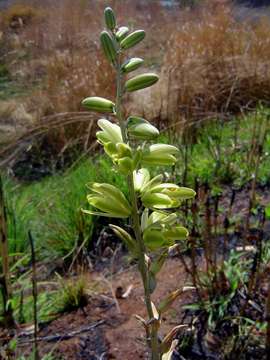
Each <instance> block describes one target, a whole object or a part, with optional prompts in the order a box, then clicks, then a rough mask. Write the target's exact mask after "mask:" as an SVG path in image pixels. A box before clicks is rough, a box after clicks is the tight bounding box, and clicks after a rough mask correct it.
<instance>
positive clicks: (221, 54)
mask: <svg viewBox="0 0 270 360" xmlns="http://www.w3.org/2000/svg"><path fill="white" fill-rule="evenodd" d="M28 3H30V2H29V1H28ZM33 4H35V2H34V0H33ZM203 4H204V5H203V6H201V7H199V8H198V9H197V10H196V9H195V10H194V9H193V10H192V11H190V12H189V11H185V10H179V11H171V12H168V11H165V10H164V9H163V8H161V7H160V6H159V5H158V3H157V1H149V2H147V3H146V2H144V3H143V2H140V1H132V0H125V1H124V0H122V1H119V0H117V1H116V0H111V1H101V0H92V1H91V3H89V1H86V0H76V1H74V0H62V1H58V2H55V1H52V0H46V1H44V4H43V5H44V6H42V9H40V8H37V7H36V6H34V5H33V10H32V11H30V10H29V5H28V8H27V11H26V9H25V12H26V13H27V12H29V13H31V14H42V16H39V20H38V21H36V20H35V21H34V20H33V21H28V22H26V23H25V24H24V25H23V26H21V27H20V28H17V29H16V30H14V29H11V28H10V27H9V26H7V23H6V22H5V21H3V19H8V18H10V15H8V14H11V10H10V9H9V10H8V11H7V12H4V13H2V16H0V17H1V18H2V28H1V29H2V31H3V34H4V35H3V38H4V40H2V42H3V41H4V46H3V47H2V49H4V52H5V54H4V59H5V62H6V64H7V66H8V68H9V71H10V74H11V76H13V79H16V81H18V79H19V80H20V81H21V82H22V83H24V84H25V87H26V89H28V90H29V89H31V91H30V94H29V92H28V93H27V94H26V95H25V97H26V98H27V104H28V105H27V107H26V110H27V111H29V112H30V113H31V114H33V117H34V118H36V121H37V122H39V121H41V120H42V118H43V117H46V116H50V115H54V114H57V113H63V112H65V113H68V112H76V111H78V110H81V107H80V102H81V99H83V98H84V97H86V96H91V95H102V96H105V97H108V98H112V97H113V96H114V90H115V89H114V76H113V70H112V68H111V66H110V64H109V63H108V62H107V61H106V59H105V58H104V56H103V54H102V52H101V50H100V46H99V42H98V37H99V32H100V29H101V28H102V27H103V24H102V13H103V9H104V6H106V5H111V6H112V7H113V8H114V9H115V10H116V13H117V15H118V19H119V24H120V25H121V24H123V23H128V25H129V26H130V28H131V29H134V28H138V26H139V27H141V28H145V29H146V31H147V37H146V40H145V42H144V43H143V45H142V46H140V47H137V48H136V49H134V51H133V50H132V51H131V54H132V55H134V54H136V56H143V57H144V58H145V59H146V61H147V63H146V65H147V66H148V65H149V64H150V65H153V67H154V68H155V69H154V70H156V71H158V72H160V73H161V81H160V82H159V85H156V86H155V87H153V90H151V92H147V91H146V92H141V93H138V95H137V94H136V96H135V101H134V102H133V101H132V102H133V104H135V105H134V107H135V109H136V112H137V113H138V112H140V111H141V112H142V114H143V115H145V116H148V114H149V120H160V119H161V120H162V122H163V126H164V127H170V126H174V124H178V123H179V122H180V124H181V125H180V126H181V128H182V127H183V120H184V121H185V122H188V123H189V124H190V123H193V121H196V123H197V124H198V123H199V122H198V121H197V120H198V119H199V120H201V119H204V118H208V117H214V116H216V115H217V114H223V115H224V114H226V115H230V114H232V113H233V114H234V113H237V112H239V111H240V110H242V109H244V108H250V107H253V106H255V105H256V103H257V102H258V101H264V102H266V103H267V102H268V101H269V99H270V63H269V58H270V37H269V34H270V22H269V20H268V19H262V20H261V21H260V22H259V23H256V24H248V23H246V22H245V23H244V22H242V23H241V22H237V21H236V20H235V19H234V17H233V14H232V13H231V8H230V6H229V5H226V4H223V1H217V2H215V1H214V0H210V1H207V0H204V1H203ZM11 9H12V8H11ZM15 10H16V8H15ZM12 11H13V14H14V8H13V10H12ZM17 14H19V11H18V12H17ZM36 16H37V15H33V19H36V18H37V17H36ZM5 24H6V25H5ZM147 107H148V109H147ZM150 108H151V109H150ZM149 109H150V111H149ZM61 118H62V117H61ZM160 125H162V124H160ZM87 129H88V130H89V129H90V130H91V134H90V135H89V131H87ZM94 130H95V127H94V126H93V127H92V126H88V124H87V123H86V122H85V121H83V122H80V123H78V124H77V125H74V123H72V125H71V124H70V123H69V125H66V126H63V127H62V126H61V122H59V130H56V129H55V128H54V130H53V131H51V132H50V137H51V138H52V141H54V142H55V141H56V142H57V141H58V140H59V141H58V143H59V147H62V146H66V145H67V144H69V143H72V141H71V140H72V139H73V138H74V137H77V138H79V139H81V141H82V143H83V144H86V143H89V144H91V139H92V138H93V135H94ZM52 134H53V135H52ZM57 139H58V140H57Z"/></svg>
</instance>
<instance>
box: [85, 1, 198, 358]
mask: <svg viewBox="0 0 270 360" xmlns="http://www.w3.org/2000/svg"><path fill="white" fill-rule="evenodd" d="M104 18H105V25H106V29H105V30H104V31H102V32H101V35H100V42H101V47H102V49H103V51H104V54H105V56H106V58H107V59H108V61H109V62H110V63H111V65H112V66H113V67H114V69H115V71H116V74H117V81H116V82H117V96H116V101H115V102H113V101H111V100H107V99H104V98H101V97H88V98H86V99H84V100H83V101H82V105H83V106H84V107H85V108H86V109H87V110H92V111H96V112H100V113H104V114H109V115H111V118H110V119H105V118H102V119H99V120H98V127H99V130H98V131H97V133H96V137H97V140H98V142H99V143H100V144H101V145H102V146H103V148H104V151H105V153H106V154H107V155H108V156H109V157H110V158H111V160H112V162H113V164H114V166H115V167H116V170H117V171H118V172H120V173H122V174H124V175H126V177H127V182H128V189H129V194H128V199H127V198H126V197H125V195H124V194H123V193H122V192H121V191H120V190H119V189H118V188H117V187H115V186H113V185H110V184H99V183H93V184H90V185H89V188H90V194H89V195H88V197H87V199H88V202H89V204H90V206H91V210H83V211H84V212H85V213H87V214H90V215H97V216H107V217H111V218H129V219H130V220H131V225H132V227H133V232H132V235H131V234H129V232H127V231H126V230H125V229H123V228H121V227H119V226H116V225H111V229H112V230H113V231H114V233H115V234H116V235H117V236H118V237H119V238H120V239H121V240H122V241H123V242H124V244H125V245H126V247H127V248H128V249H129V251H130V253H131V254H132V255H133V257H134V258H136V259H138V262H139V270H140V272H141V275H142V279H143V283H144V289H145V302H146V306H147V310H148V315H149V322H147V321H145V320H143V319H140V321H141V322H142V323H143V324H144V327H145V329H146V333H147V337H149V338H150V340H149V341H150V343H151V349H152V360H159V359H161V355H162V354H165V353H167V352H168V350H169V349H170V344H171V341H172V339H173V338H172V336H171V335H170V334H171V333H169V334H168V335H167V336H166V337H165V339H166V341H165V339H164V341H163V343H161V344H159V342H158V336H157V331H158V329H159V327H160V323H161V314H162V313H163V312H164V311H165V310H166V309H167V308H168V307H169V306H170V305H171V303H172V302H173V301H174V300H175V298H176V297H177V296H179V294H180V293H181V291H179V290H176V291H175V292H173V293H171V294H169V296H168V297H167V298H165V299H164V300H163V301H162V302H161V303H160V304H159V306H158V307H156V306H155V305H154V304H153V302H152V301H151V294H152V292H153V291H154V290H155V287H156V275H157V273H158V272H159V271H160V270H161V268H162V266H163V264H164V261H165V259H166V257H167V256H168V253H169V249H170V247H171V246H174V245H175V243H176V242H178V241H180V242H181V241H184V240H185V239H186V238H187V236H188V230H187V229H186V228H184V227H183V226H181V224H179V216H178V209H179V207H180V206H181V204H182V202H183V201H186V200H189V199H193V198H194V197H195V195H196V194H195V191H193V190H192V189H189V188H186V187H181V186H178V185H176V184H174V183H171V182H164V179H163V175H161V174H160V175H157V176H154V177H151V175H150V172H149V170H148V169H147V168H146V166H155V167H156V166H172V165H175V163H176V162H177V160H178V155H179V149H178V148H177V147H175V146H172V145H167V144H158V143H157V144H153V143H152V142H153V141H154V140H155V139H156V138H157V137H158V136H159V131H158V129H157V128H156V127H155V126H154V125H153V124H151V123H150V122H149V121H147V120H146V119H143V118H142V117H139V116H134V115H131V116H129V117H127V118H126V119H125V118H124V116H123V112H122V105H121V101H122V98H123V96H124V95H125V94H126V93H129V92H134V91H138V90H141V89H144V88H147V87H149V86H152V85H154V84H155V83H156V82H157V81H158V80H159V77H158V76H157V75H156V74H153V73H142V74H140V75H137V76H134V77H131V78H129V79H126V76H127V75H129V74H130V73H131V72H133V71H135V70H137V69H138V68H140V67H141V66H142V65H143V63H144V61H143V59H141V58H138V57H133V58H127V59H125V58H124V57H125V55H126V51H127V50H128V49H131V48H133V47H134V46H135V45H137V44H139V43H140V42H141V41H142V40H143V39H144V37H145V32H144V31H143V30H136V31H133V32H130V31H129V28H128V27H127V26H118V24H117V21H116V18H115V15H114V12H113V10H112V9H111V8H106V9H105V11H104ZM140 141H141V142H142V143H141V144H140V143H139V144H138V142H140ZM134 145H135V146H134ZM147 252H153V253H154V254H156V258H155V259H150V257H149V256H148V255H147Z"/></svg>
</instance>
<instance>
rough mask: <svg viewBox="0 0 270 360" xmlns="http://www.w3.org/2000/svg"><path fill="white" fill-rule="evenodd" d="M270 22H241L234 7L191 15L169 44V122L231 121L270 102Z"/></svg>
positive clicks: (166, 65) (166, 71)
mask: <svg viewBox="0 0 270 360" xmlns="http://www.w3.org/2000/svg"><path fill="white" fill-rule="evenodd" d="M269 34H270V20H269V19H266V18H265V19H261V21H260V22H257V23H253V24H251V23H247V22H237V21H236V20H235V19H234V17H233V13H232V10H231V8H230V6H228V5H220V6H216V7H214V6H207V7H204V8H202V9H200V11H198V12H197V13H196V12H195V13H192V17H190V16H189V18H188V19H187V21H185V23H184V24H182V25H181V26H180V27H178V29H177V30H176V31H175V32H174V33H173V34H172V36H171V37H170V39H169V41H168V48H167V53H166V56H165V59H164V65H163V77H164V78H167V79H168V86H167V89H168V91H167V94H166V96H167V118H168V119H169V120H170V121H171V122H173V123H178V122H179V121H180V122H181V121H183V119H184V120H186V119H189V120H190V119H193V120H194V119H202V118H205V117H215V116H216V115H217V114H218V115H220V114H223V115H231V114H235V113H238V112H240V111H241V110H242V109H245V108H251V107H254V106H256V104H257V103H258V102H259V101H262V102H265V103H267V104H268V103H269V100H270V62H269V58H270V36H269Z"/></svg>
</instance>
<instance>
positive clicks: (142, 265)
mask: <svg viewBox="0 0 270 360" xmlns="http://www.w3.org/2000/svg"><path fill="white" fill-rule="evenodd" d="M116 73H117V94H116V117H117V119H118V121H119V125H120V128H121V132H122V137H123V142H124V143H128V137H127V133H126V124H125V120H124V118H123V113H122V92H123V89H122V76H121V63H120V54H119V56H118V61H117V65H116ZM127 182H128V191H129V195H130V201H131V206H132V214H131V219H132V226H133V230H134V234H135V238H136V241H137V243H138V246H139V271H140V273H141V277H142V282H143V286H144V299H145V304H146V308H147V313H148V317H149V322H150V326H151V328H150V339H149V340H150V344H151V351H152V356H151V359H152V360H160V354H159V344H158V334H157V329H156V326H155V324H154V323H153V325H154V326H152V325H151V322H152V321H153V320H154V313H153V309H152V303H151V292H150V286H149V276H148V269H147V265H146V262H145V246H144V243H143V239H142V234H141V226H140V216H139V209H138V199H137V195H136V192H135V188H134V181H133V175H132V174H131V175H128V178H127Z"/></svg>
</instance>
